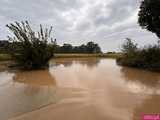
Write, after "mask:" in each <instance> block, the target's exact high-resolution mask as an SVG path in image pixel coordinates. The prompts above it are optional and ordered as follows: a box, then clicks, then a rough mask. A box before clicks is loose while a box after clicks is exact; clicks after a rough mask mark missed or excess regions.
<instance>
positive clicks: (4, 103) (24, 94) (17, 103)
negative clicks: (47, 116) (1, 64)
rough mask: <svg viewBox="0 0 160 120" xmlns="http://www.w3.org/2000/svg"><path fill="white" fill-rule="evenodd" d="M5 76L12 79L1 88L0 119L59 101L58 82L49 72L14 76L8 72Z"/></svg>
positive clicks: (34, 72)
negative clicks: (57, 95) (57, 94)
mask: <svg viewBox="0 0 160 120" xmlns="http://www.w3.org/2000/svg"><path fill="white" fill-rule="evenodd" d="M3 74H5V75H4V76H6V78H7V77H9V76H10V78H9V79H8V80H9V81H8V83H7V84H6V85H5V86H4V85H3V86H1V87H0V103H1V105H0V119H3V120H5V119H8V118H10V117H14V116H17V115H21V114H24V113H26V112H30V111H33V110H36V109H39V108H41V107H43V106H46V105H48V104H51V103H55V102H56V101H57V97H56V81H55V78H54V77H53V76H51V74H50V73H49V71H48V70H40V71H18V72H16V73H14V75H12V76H11V75H9V73H7V72H5V73H3ZM12 74H13V73H12ZM3 79H5V77H4V78H3ZM4 110H5V112H4Z"/></svg>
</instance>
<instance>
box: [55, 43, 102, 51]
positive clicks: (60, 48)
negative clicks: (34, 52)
mask: <svg viewBox="0 0 160 120" xmlns="http://www.w3.org/2000/svg"><path fill="white" fill-rule="evenodd" d="M55 53H102V52H101V48H100V47H99V45H98V44H96V43H94V42H88V43H87V44H86V45H84V44H82V45H80V46H72V45H71V44H63V46H59V45H57V46H56V49H55Z"/></svg>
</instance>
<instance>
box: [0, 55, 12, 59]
mask: <svg viewBox="0 0 160 120" xmlns="http://www.w3.org/2000/svg"><path fill="white" fill-rule="evenodd" d="M8 60H12V58H11V56H10V55H9V54H0V61H8Z"/></svg>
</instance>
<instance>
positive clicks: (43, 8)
mask: <svg viewBox="0 0 160 120" xmlns="http://www.w3.org/2000/svg"><path fill="white" fill-rule="evenodd" d="M139 5H140V0H0V39H6V36H7V35H8V30H7V28H6V27H5V25H6V24H8V23H11V22H14V21H23V20H28V21H29V22H30V23H31V25H32V26H33V27H34V29H35V30H36V29H38V25H39V24H42V25H44V26H51V25H52V26H53V27H54V34H53V36H54V38H57V41H58V43H59V44H63V43H64V42H65V43H71V44H73V45H79V44H82V43H86V42H87V41H94V42H97V43H99V45H100V46H101V48H102V50H103V51H117V50H119V49H120V46H121V44H122V43H123V41H124V39H125V38H126V37H130V38H132V39H133V40H135V42H137V43H139V44H140V46H142V45H146V44H153V43H155V42H156V40H157V37H156V36H155V35H154V34H152V33H150V32H147V31H146V30H142V29H141V28H140V27H139V26H138V25H137V13H138V8H139Z"/></svg>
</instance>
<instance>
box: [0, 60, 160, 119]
mask: <svg viewBox="0 0 160 120" xmlns="http://www.w3.org/2000/svg"><path fill="white" fill-rule="evenodd" d="M143 113H149V114H151V113H160V73H155V72H149V71H144V70H138V69H133V68H127V67H120V66H118V65H117V64H116V62H115V60H114V59H98V58H81V59H71V58H67V59H56V60H51V62H50V68H49V70H37V71H30V72H27V71H14V72H11V71H10V72H8V71H3V72H0V120H8V119H10V120H141V115H142V114H143Z"/></svg>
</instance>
